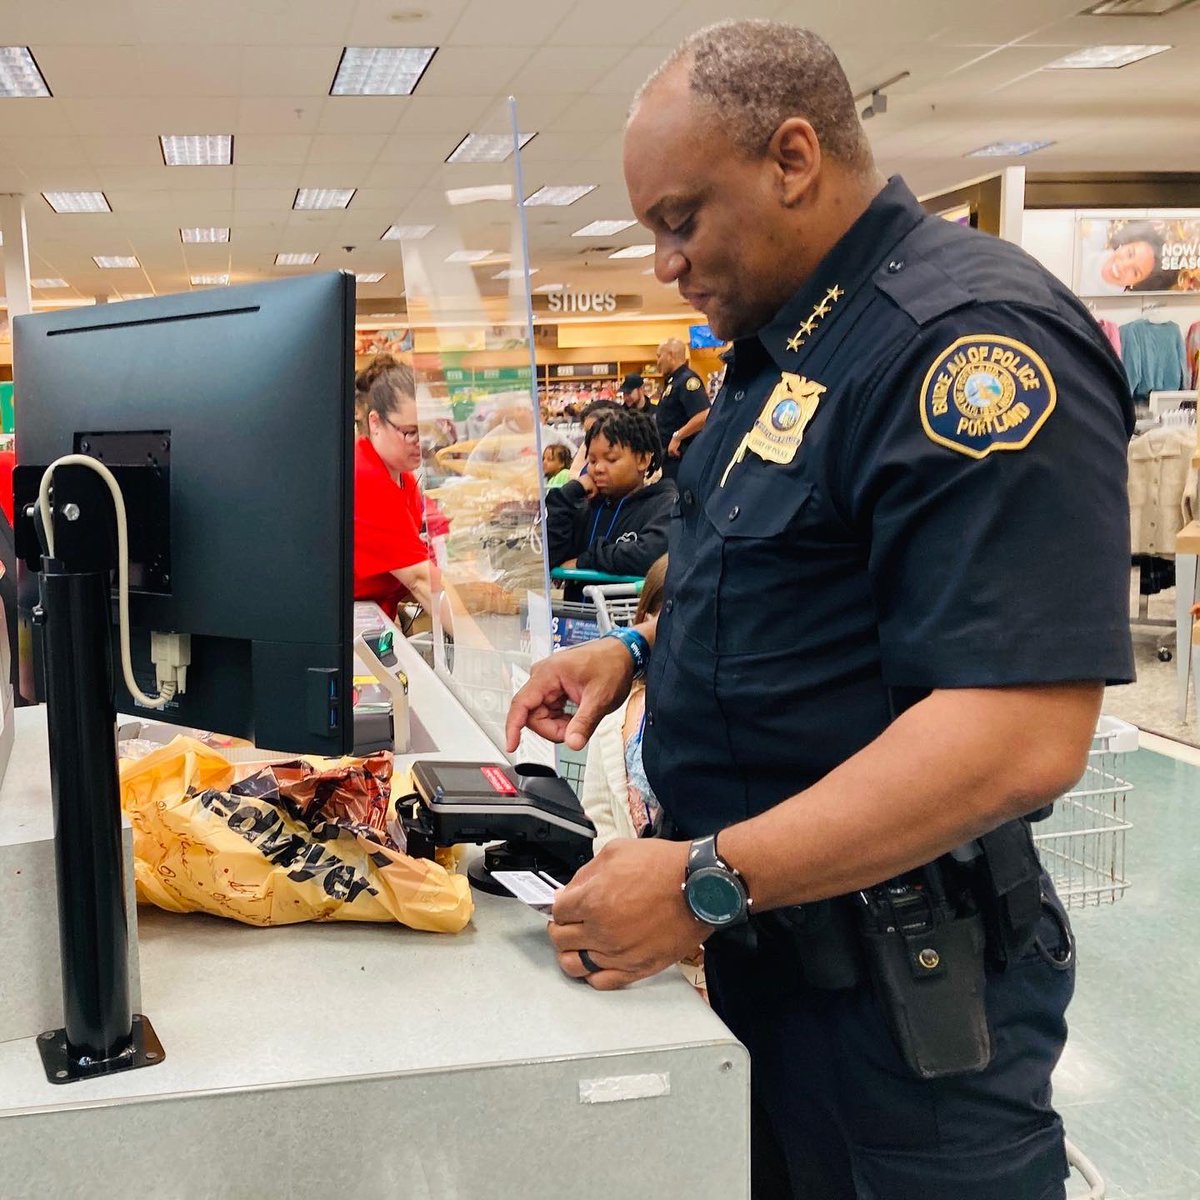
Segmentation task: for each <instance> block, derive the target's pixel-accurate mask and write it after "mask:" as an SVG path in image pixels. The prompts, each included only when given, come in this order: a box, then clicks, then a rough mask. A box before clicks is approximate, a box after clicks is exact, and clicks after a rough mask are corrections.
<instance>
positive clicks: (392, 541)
mask: <svg viewBox="0 0 1200 1200" xmlns="http://www.w3.org/2000/svg"><path fill="white" fill-rule="evenodd" d="M362 383H365V384H366V387H365V388H361V386H360V392H361V393H362V398H363V401H364V404H363V407H364V408H365V426H366V433H365V436H363V437H360V438H359V439H358V443H357V446H356V447H355V453H354V598H355V599H356V600H374V601H375V602H376V603H377V604H378V605H379V606H380V607H381V608H382V609H383V610H384V612H386V613H387V614H388V616H389V617H395V615H396V606H397V605H398V604H399V603H401V602H403V601H405V600H408V599H410V598H411V599H413V600H415V601H416V602H417V603H418V604H419V605H420V606H421V607H422V608H423V609H425V611H426V612H429V611H430V610H431V608H432V603H433V583H434V580H433V567H432V564H431V563H430V561H429V547H428V545H427V544H426V542H425V538H424V536H423V526H424V510H425V506H424V500H423V498H422V496H421V489H420V487H419V486H418V484H417V480H416V476H415V475H414V474H413V472H414V471H415V470H416V469H417V468H418V467H419V466H420V465H421V434H420V430H419V428H418V426H417V401H416V388H415V383H414V380H413V373H412V368H411V367H409V366H407V365H405V364H397V365H394V366H384V367H381V368H379V369H378V370H375V371H371V373H370V377H369V378H367V379H364V380H360V384H362Z"/></svg>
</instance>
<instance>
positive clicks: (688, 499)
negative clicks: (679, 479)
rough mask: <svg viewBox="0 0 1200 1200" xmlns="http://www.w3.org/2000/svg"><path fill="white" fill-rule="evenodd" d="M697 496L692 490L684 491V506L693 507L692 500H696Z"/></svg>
mask: <svg viewBox="0 0 1200 1200" xmlns="http://www.w3.org/2000/svg"><path fill="white" fill-rule="evenodd" d="M695 498H696V497H695V496H693V495H692V493H691V492H684V493H683V505H684V507H685V508H691V507H692V501H693V500H695Z"/></svg>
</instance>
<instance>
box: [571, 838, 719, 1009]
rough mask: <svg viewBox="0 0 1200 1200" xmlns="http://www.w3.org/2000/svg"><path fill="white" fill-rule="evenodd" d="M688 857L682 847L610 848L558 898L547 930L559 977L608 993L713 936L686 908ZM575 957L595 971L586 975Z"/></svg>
mask: <svg viewBox="0 0 1200 1200" xmlns="http://www.w3.org/2000/svg"><path fill="white" fill-rule="evenodd" d="M687 855H688V843H687V842H670V841H666V840H664V839H660V838H618V839H616V840H615V841H611V842H609V843H608V845H607V846H605V847H604V849H603V850H601V851H600V853H599V854H598V855H597V856H596V857H595V858H594V859H593V860H592V861H591V862H590V863H588V864H587V866H586V867H583V868H582V869H581V870H580V871H579V872H578V873H577V874H576V876H575V878H574V879H573V880H572V881H571V882H570V883H569V884H568V885H567V886H566V887H565V888H563V890H562V891H561V892H559V893H558V895H557V896H556V897H555V900H554V919H553V920H552V921H551V922H550V924H549V926H548V927H547V929H548V932H549V934H550V940H551V941H552V942H553V943H554V947H555V949H556V950H557V951H558V965H559V966H560V967H561V968H562V970H563V971H564V972H565V973H566V974H567V975H570V976H571V977H572V978H575V979H582V978H585V977H586V979H587V982H588V983H589V984H591V986H592V987H594V988H596V989H597V990H598V991H605V992H607V991H612V990H613V989H615V988H621V987H625V986H626V985H627V984H630V983H635V982H636V981H637V980H639V979H646V978H648V977H649V976H651V975H657V974H658V972H659V971H663V970H665V969H666V968H667V967H669V966H671V965H672V964H674V963H677V962H679V961H680V960H681V959H684V958H689V957H690V956H692V955H693V954H695V952H696V948H697V947H698V946H699V945H701V944H702V943H703V941H704V939H705V938H706V937H708V935H709V934H710V933H712V929H711V927H710V926H708V925H702V924H701V923H700V922H699V921H697V920H696V918H695V917H693V916H692V914H691V912H690V911H689V909H688V907H687V905H686V904H685V903H684V899H683V892H682V891H681V890H680V885H681V884H682V883H683V876H684V871H685V869H686V867H687ZM580 950H586V951H587V954H588V958H589V959H590V960H591V961H592V962H593V963H594V964H595V965H596V966H597V967H599V968H600V969H599V970H598V971H589V970H588V968H587V966H586V965H585V963H584V962H583V960H582V959H581V958H580V956H579V951H580Z"/></svg>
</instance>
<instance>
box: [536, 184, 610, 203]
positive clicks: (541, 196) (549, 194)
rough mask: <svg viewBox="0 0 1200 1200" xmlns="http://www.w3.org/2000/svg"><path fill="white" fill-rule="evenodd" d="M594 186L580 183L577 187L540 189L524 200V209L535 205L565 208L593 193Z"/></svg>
mask: <svg viewBox="0 0 1200 1200" xmlns="http://www.w3.org/2000/svg"><path fill="white" fill-rule="evenodd" d="M595 190H596V185H595V184H594V183H582V184H580V185H579V186H578V187H568V186H562V187H557V186H556V187H540V188H538V190H537V191H536V192H534V193H533V195H532V196H530V197H528V199H526V201H525V204H526V207H532V206H533V205H536V204H552V205H555V206H556V207H561V208H565V207H566V206H567V205H568V204H574V203H575V201H576V200H581V199H582V198H583V197H584V196H586V195H587V194H588V192H594V191H595Z"/></svg>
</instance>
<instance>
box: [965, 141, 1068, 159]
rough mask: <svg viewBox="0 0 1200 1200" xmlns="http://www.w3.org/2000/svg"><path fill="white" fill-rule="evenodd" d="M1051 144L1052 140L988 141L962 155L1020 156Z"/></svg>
mask: <svg viewBox="0 0 1200 1200" xmlns="http://www.w3.org/2000/svg"><path fill="white" fill-rule="evenodd" d="M1053 145H1054V143H1053V142H989V143H988V144H987V145H986V146H980V147H979V149H978V150H968V151H967V153H966V154H964V155H963V157H964V158H1020V157H1021V155H1023V154H1033V153H1034V152H1035V151H1037V150H1045V148H1046V147H1047V146H1053Z"/></svg>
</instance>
